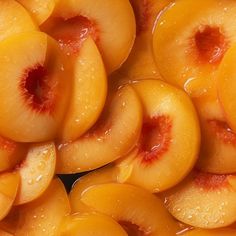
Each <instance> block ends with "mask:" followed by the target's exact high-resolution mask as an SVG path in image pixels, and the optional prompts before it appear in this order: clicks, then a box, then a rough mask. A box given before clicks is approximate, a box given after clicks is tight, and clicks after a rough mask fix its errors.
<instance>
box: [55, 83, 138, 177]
mask: <svg viewBox="0 0 236 236" xmlns="http://www.w3.org/2000/svg"><path fill="white" fill-rule="evenodd" d="M108 101H109V102H110V103H109V104H108V105H107V107H106V108H105V110H104V113H103V115H102V117H101V118H100V120H99V121H98V123H97V124H96V125H95V127H94V128H92V130H90V131H88V133H86V134H85V135H83V136H82V137H81V138H79V139H77V140H75V141H74V142H71V143H67V144H58V157H57V173H77V172H83V171H87V170H92V169H96V168H98V167H101V166H103V165H105V164H108V163H109V162H112V161H114V160H116V159H118V158H119V157H121V156H123V155H125V154H126V153H128V152H129V151H130V150H131V149H132V148H133V147H134V145H135V144H136V143H137V141H138V137H139V133H140V130H141V124H142V107H141V104H140V100H139V98H138V96H137V94H136V92H135V91H134V90H133V89H132V88H131V87H130V86H129V85H127V86H125V87H123V88H121V89H120V90H118V91H117V92H116V93H115V95H114V97H113V99H108Z"/></svg>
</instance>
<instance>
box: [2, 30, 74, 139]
mask: <svg viewBox="0 0 236 236" xmlns="http://www.w3.org/2000/svg"><path fill="white" fill-rule="evenodd" d="M64 66H65V65H64V58H63V57H62V56H61V51H60V49H59V48H58V46H57V43H56V42H55V41H54V40H53V39H51V38H49V37H48V36H47V35H46V34H44V33H42V32H30V33H22V34H17V35H15V36H12V37H9V38H7V39H6V40H4V41H2V42H1V43H0V74H1V75H2V76H1V79H0V110H2V111H4V113H1V115H0V134H1V135H3V136H4V137H7V138H9V139H12V140H15V141H19V142H37V141H46V140H50V139H53V138H54V137H55V136H56V133H57V131H58V127H59V125H60V123H61V121H62V119H63V116H64V112H65V108H66V105H67V100H68V93H69V88H70V87H69V83H68V80H67V77H66V76H70V75H68V73H67V75H66V71H65V68H64Z"/></svg>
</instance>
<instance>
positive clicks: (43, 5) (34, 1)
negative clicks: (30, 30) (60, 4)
mask: <svg viewBox="0 0 236 236" xmlns="http://www.w3.org/2000/svg"><path fill="white" fill-rule="evenodd" d="M17 1H18V2H19V3H20V4H22V5H23V6H24V7H25V8H26V9H27V10H28V11H29V13H30V14H31V16H32V18H33V19H34V20H35V21H36V22H37V24H38V25H41V24H42V23H43V22H44V21H46V20H47V19H48V17H49V16H50V15H51V14H52V12H53V10H54V7H55V4H56V1H57V0H17Z"/></svg>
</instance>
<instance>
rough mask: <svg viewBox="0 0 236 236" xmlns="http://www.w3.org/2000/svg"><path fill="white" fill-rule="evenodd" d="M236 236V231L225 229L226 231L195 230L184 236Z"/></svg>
mask: <svg viewBox="0 0 236 236" xmlns="http://www.w3.org/2000/svg"><path fill="white" fill-rule="evenodd" d="M234 235H236V230H235V229H230V228H225V229H211V230H206V229H194V230H190V231H188V232H187V233H185V234H183V236H234Z"/></svg>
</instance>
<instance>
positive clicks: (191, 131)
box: [117, 80, 200, 192]
mask: <svg viewBox="0 0 236 236" xmlns="http://www.w3.org/2000/svg"><path fill="white" fill-rule="evenodd" d="M132 86H133V88H134V89H135V90H136V92H137V93H138V95H139V97H140V99H141V101H142V103H143V106H144V117H145V118H144V122H143V127H142V134H141V138H140V141H139V144H138V146H137V148H136V150H134V151H133V152H131V153H130V154H129V155H128V156H127V157H124V158H123V159H122V160H118V162H117V165H118V167H119V168H120V174H119V176H118V180H119V181H120V182H126V183H132V184H135V185H139V186H142V187H144V188H146V189H148V190H150V191H152V192H159V191H163V190H165V189H167V188H170V187H172V186H174V185H175V184H177V183H178V182H180V181H181V180H182V179H183V178H184V177H185V176H186V175H187V174H188V173H189V172H190V170H191V169H192V167H193V165H194V164H195V162H196V160H197V157H198V151H199V146H200V130H199V122H198V118H197V114H196V111H195V109H194V106H193V104H192V102H191V100H190V99H189V97H188V96H187V95H186V94H185V93H184V92H183V91H181V90H179V89H177V88H175V87H172V86H171V85H168V84H166V83H164V82H162V81H158V80H143V81H139V82H137V83H134V84H133V85H132ZM183 147H184V148H183Z"/></svg>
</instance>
